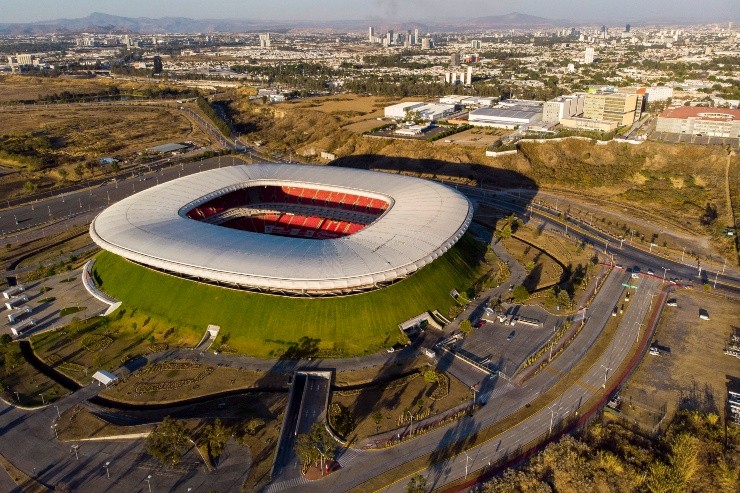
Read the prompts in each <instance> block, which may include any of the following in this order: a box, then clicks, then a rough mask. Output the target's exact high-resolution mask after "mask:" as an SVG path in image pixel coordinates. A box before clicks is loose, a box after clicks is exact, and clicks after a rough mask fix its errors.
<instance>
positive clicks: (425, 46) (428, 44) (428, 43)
mask: <svg viewBox="0 0 740 493" xmlns="http://www.w3.org/2000/svg"><path fill="white" fill-rule="evenodd" d="M421 49H422V50H431V49H432V38H421Z"/></svg>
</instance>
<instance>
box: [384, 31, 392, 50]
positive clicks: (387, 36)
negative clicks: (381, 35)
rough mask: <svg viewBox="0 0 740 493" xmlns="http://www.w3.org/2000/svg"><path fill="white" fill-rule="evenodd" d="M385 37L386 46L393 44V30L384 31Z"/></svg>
mask: <svg viewBox="0 0 740 493" xmlns="http://www.w3.org/2000/svg"><path fill="white" fill-rule="evenodd" d="M385 39H386V46H390V45H392V44H393V31H388V32H387V33H385Z"/></svg>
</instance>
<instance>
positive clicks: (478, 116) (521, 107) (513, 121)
mask: <svg viewBox="0 0 740 493" xmlns="http://www.w3.org/2000/svg"><path fill="white" fill-rule="evenodd" d="M529 103H533V102H529ZM534 103H537V104H527V103H523V102H517V103H511V102H509V103H504V104H500V105H499V106H496V107H494V108H479V109H477V110H473V111H471V112H470V113H469V115H468V123H470V125H474V126H477V127H496V128H508V129H513V128H516V127H519V126H521V125H529V124H531V123H534V122H538V121H540V120H541V119H542V103H540V102H534Z"/></svg>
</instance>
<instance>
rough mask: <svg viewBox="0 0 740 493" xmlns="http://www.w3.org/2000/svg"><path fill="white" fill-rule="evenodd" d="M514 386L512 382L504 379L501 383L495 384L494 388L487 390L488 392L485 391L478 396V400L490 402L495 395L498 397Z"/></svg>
mask: <svg viewBox="0 0 740 493" xmlns="http://www.w3.org/2000/svg"><path fill="white" fill-rule="evenodd" d="M515 388H516V387H515V386H514V384H512V383H511V382H509V381H508V380H505V381H504V382H503V384H500V385H496V387H495V388H493V389H491V390H489V391H488V392H485V393H483V394H481V395H479V396H478V402H490V401H491V399H495V398H496V397H499V396H501V395H503V394H505V393H507V392H508V391H510V390H511V389H515Z"/></svg>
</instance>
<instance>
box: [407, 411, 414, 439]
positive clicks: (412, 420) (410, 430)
mask: <svg viewBox="0 0 740 493" xmlns="http://www.w3.org/2000/svg"><path fill="white" fill-rule="evenodd" d="M408 413H409V418H411V424H409V435H410V434H411V432H412V431H414V415H413V414H411V410H410V409H409V410H408Z"/></svg>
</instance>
